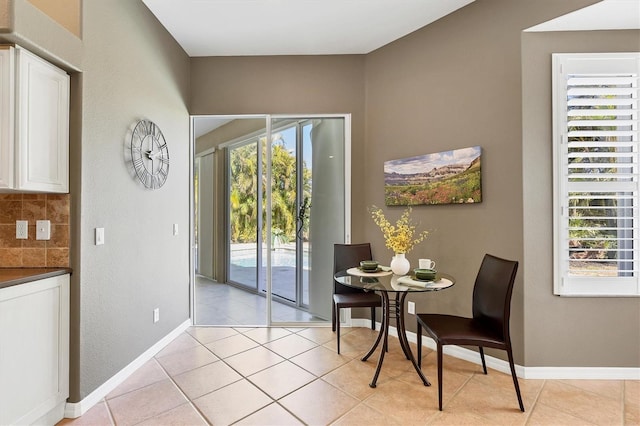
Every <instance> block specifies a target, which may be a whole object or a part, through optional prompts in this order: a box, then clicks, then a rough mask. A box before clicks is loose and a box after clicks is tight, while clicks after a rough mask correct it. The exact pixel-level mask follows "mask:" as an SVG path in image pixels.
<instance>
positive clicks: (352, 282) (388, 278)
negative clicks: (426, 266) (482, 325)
mask: <svg viewBox="0 0 640 426" xmlns="http://www.w3.org/2000/svg"><path fill="white" fill-rule="evenodd" d="M334 278H335V280H336V281H337V282H339V283H340V284H344V285H346V286H349V287H354V288H359V289H362V290H369V291H386V292H396V293H397V292H423V291H438V290H444V289H446V288H449V287H451V286H453V285H454V284H455V282H456V280H455V278H453V277H452V276H451V275H448V274H443V273H441V272H438V273H437V274H436V279H435V280H434V281H420V280H417V279H415V277H414V276H412V275H394V274H393V273H391V272H387V273H385V272H384V271H382V272H377V273H376V272H374V273H371V274H367V273H363V272H362V271H361V270H360V269H358V268H351V269H347V270H346V271H340V272H337V273H336V274H335V275H334Z"/></svg>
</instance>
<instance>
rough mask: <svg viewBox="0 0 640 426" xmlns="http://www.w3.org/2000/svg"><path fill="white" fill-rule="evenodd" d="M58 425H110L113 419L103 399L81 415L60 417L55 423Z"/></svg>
mask: <svg viewBox="0 0 640 426" xmlns="http://www.w3.org/2000/svg"><path fill="white" fill-rule="evenodd" d="M56 425H60V426H68V425H73V426H85V425H86V426H112V425H113V421H112V420H111V415H110V414H109V409H108V408H107V404H106V402H104V401H100V402H99V403H97V404H96V405H94V406H93V407H91V408H90V409H89V410H88V411H87V412H86V413H84V414H83V415H82V416H81V417H78V418H76V419H62V421H60V422H58V423H56Z"/></svg>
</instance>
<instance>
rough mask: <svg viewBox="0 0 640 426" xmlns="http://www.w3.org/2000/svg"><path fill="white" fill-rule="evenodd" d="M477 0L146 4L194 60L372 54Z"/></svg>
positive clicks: (165, 0)
mask: <svg viewBox="0 0 640 426" xmlns="http://www.w3.org/2000/svg"><path fill="white" fill-rule="evenodd" d="M473 1H474V0H143V2H144V3H145V4H146V5H147V7H148V8H149V9H150V10H151V12H152V13H153V14H154V15H155V16H156V17H157V18H158V20H159V21H160V22H161V23H162V25H164V27H165V28H166V29H167V30H168V31H169V33H171V35H172V36H173V37H174V38H175V39H176V41H177V42H178V43H179V44H180V45H181V46H182V48H183V49H184V50H185V51H186V52H187V54H188V55H189V56H191V57H195V56H247V55H335V54H365V53H369V52H371V51H373V50H375V49H377V48H379V47H382V46H384V45H385V44H388V43H390V42H392V41H394V40H397V39H398V38H400V37H403V36H405V35H407V34H409V33H411V32H413V31H415V30H417V29H419V28H422V27H424V26H425V25H428V24H430V23H431V22H434V21H436V20H438V19H440V18H442V17H443V16H445V15H448V14H450V13H451V12H453V11H455V10H457V9H459V8H461V7H464V6H466V5H467V4H469V3H472V2H473Z"/></svg>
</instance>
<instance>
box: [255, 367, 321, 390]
mask: <svg viewBox="0 0 640 426" xmlns="http://www.w3.org/2000/svg"><path fill="white" fill-rule="evenodd" d="M247 379H248V380H250V381H251V382H252V383H253V384H254V385H256V386H258V387H259V388H260V389H261V390H262V391H263V392H265V393H267V394H268V395H269V396H270V397H271V398H273V399H280V398H282V397H283V396H285V395H287V394H289V393H291V392H293V391H295V390H296V389H299V388H301V387H302V386H304V385H306V384H308V383H310V382H312V381H314V380H315V379H316V376H314V375H313V374H311V373H309V372H308V371H306V370H304V369H302V368H300V367H298V366H297V365H295V364H293V363H291V362H289V361H284V362H281V363H280V364H276V365H274V366H273V367H269V368H267V369H265V370H262V371H260V372H258V373H256V374H254V375H251V376H249V377H247Z"/></svg>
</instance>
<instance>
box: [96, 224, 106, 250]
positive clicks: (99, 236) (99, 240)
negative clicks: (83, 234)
mask: <svg viewBox="0 0 640 426" xmlns="http://www.w3.org/2000/svg"><path fill="white" fill-rule="evenodd" d="M103 244H104V228H96V245H97V246H101V245H103Z"/></svg>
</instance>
